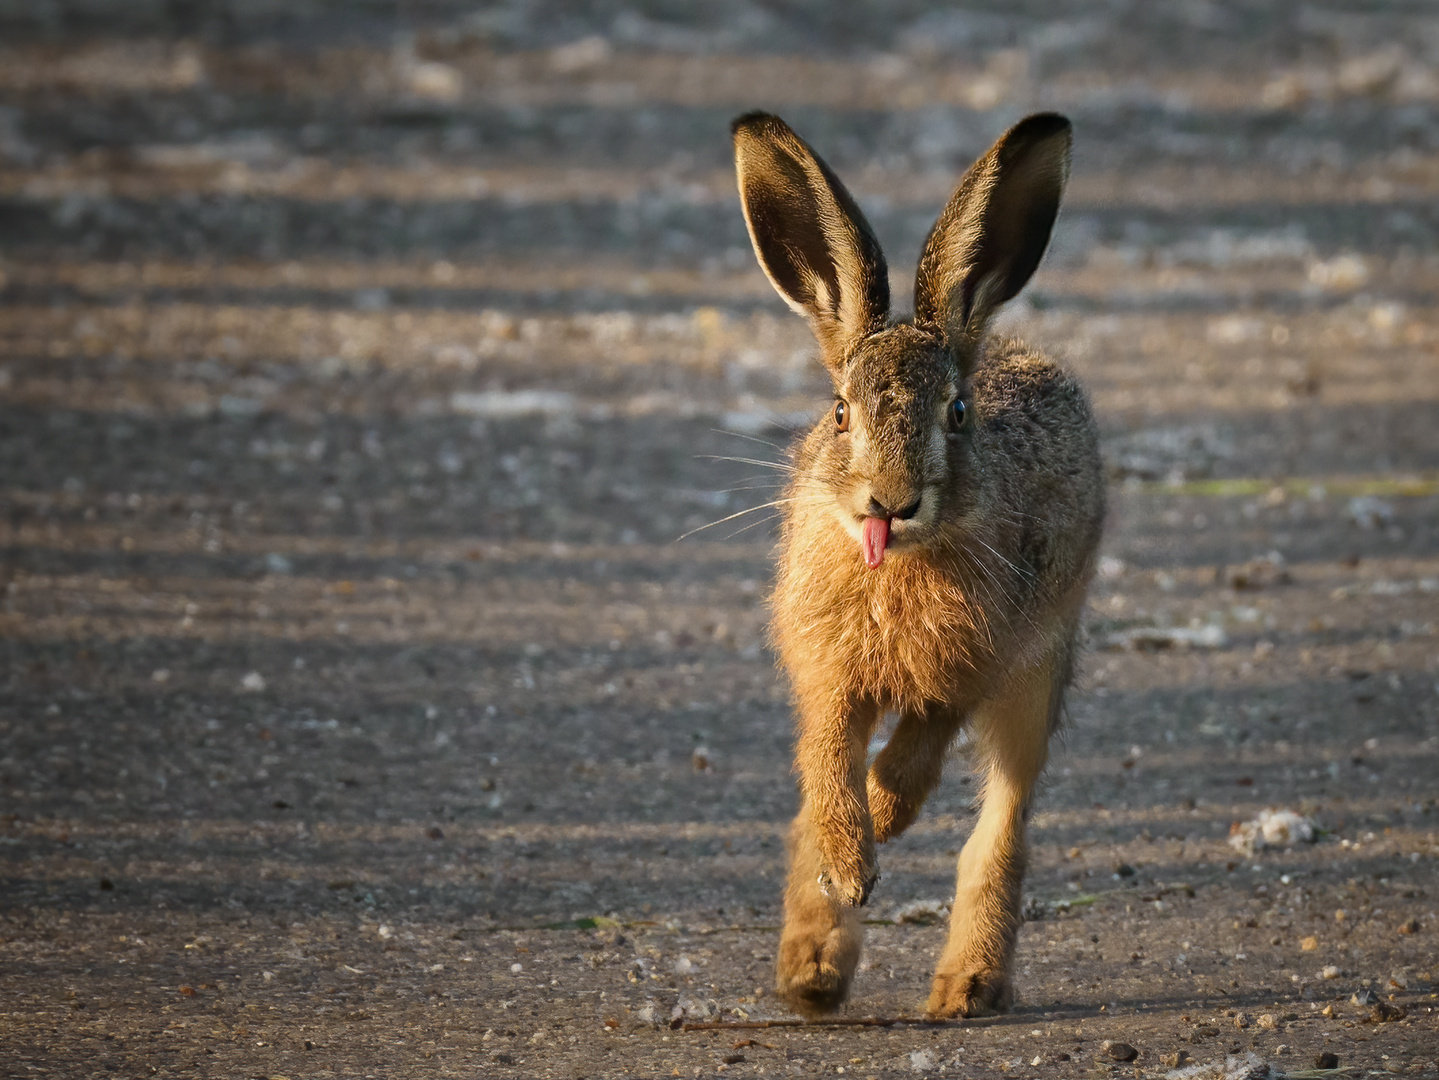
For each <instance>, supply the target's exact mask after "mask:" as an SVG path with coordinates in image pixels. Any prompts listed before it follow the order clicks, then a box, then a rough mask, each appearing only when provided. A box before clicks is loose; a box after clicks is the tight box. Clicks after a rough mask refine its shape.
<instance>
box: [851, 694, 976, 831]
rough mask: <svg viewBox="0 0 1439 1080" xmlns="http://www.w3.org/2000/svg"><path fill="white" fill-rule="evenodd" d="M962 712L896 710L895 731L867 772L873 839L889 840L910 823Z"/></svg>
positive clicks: (941, 767)
mask: <svg viewBox="0 0 1439 1080" xmlns="http://www.w3.org/2000/svg"><path fill="white" fill-rule="evenodd" d="M961 715H962V714H960V713H958V712H950V711H940V710H937V709H932V710H929V711H928V712H904V713H901V714H900V717H899V723H898V724H897V725H896V726H895V729H894V734H893V735H892V736H891V737H890V740H889V743H888V744H887V745H886V746H885V748H884V749H883V750H881V751H880V752H879V756H878V757H876V758H875V759H874V764H873V765H872V766H870V770H869V781H868V784H867V787H868V789H869V813H870V816H871V817H872V818H873V819H874V839H875V842H876V843H879V844H882V843H884V842H885V841H886V840H890V839H893V838H894V837H896V836H898V835H900V833H902V832H904V830H905V829H907V828H909V827H910V826H911V825H912V824H914V819H915V818H916V817H917V816H918V815H919V811H920V808H921V807H922V806H923V805H924V800H925V799H926V798H928V797H929V793H930V792H931V791H933V790H934V787H935V785H936V784H938V783H939V778H940V774H941V773H942V772H943V770H944V752H945V750H946V749H947V748H948V746H949V744H950V741H951V740H952V739H953V738H954V733H955V731H956V730H958V728H959V723H960V717H961Z"/></svg>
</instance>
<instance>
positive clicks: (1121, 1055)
mask: <svg viewBox="0 0 1439 1080" xmlns="http://www.w3.org/2000/svg"><path fill="white" fill-rule="evenodd" d="M1099 1049H1100V1050H1102V1051H1103V1052H1104V1053H1105V1055H1107V1056H1108V1057H1109V1058H1110V1059H1111V1060H1113V1061H1133V1060H1134V1059H1135V1058H1137V1057H1138V1056H1139V1051H1138V1050H1136V1049H1134V1047H1132V1046H1130V1045H1129V1044H1128V1043H1124V1042H1110V1041H1109V1040H1108V1039H1105V1040H1104V1042H1103V1043H1101V1044H1100V1047H1099Z"/></svg>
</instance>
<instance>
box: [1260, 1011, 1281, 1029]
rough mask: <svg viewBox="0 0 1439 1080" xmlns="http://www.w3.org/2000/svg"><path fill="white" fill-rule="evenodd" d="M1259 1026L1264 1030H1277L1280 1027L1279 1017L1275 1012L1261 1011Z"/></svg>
mask: <svg viewBox="0 0 1439 1080" xmlns="http://www.w3.org/2000/svg"><path fill="white" fill-rule="evenodd" d="M1259 1027H1260V1028H1261V1029H1262V1030H1264V1031H1277V1030H1278V1029H1279V1017H1277V1016H1275V1015H1274V1014H1273V1013H1260V1014H1259Z"/></svg>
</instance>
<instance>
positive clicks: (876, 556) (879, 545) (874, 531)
mask: <svg viewBox="0 0 1439 1080" xmlns="http://www.w3.org/2000/svg"><path fill="white" fill-rule="evenodd" d="M859 543H860V546H861V547H862V548H864V564H865V565H866V566H868V567H869V568H870V569H871V570H873V569H875V567H877V566H879V564H880V563H882V562H884V549H885V546H886V545H887V544H888V543H889V518H878V517H868V518H865V519H864V526H863V527H862V528H861V529H860V533H859Z"/></svg>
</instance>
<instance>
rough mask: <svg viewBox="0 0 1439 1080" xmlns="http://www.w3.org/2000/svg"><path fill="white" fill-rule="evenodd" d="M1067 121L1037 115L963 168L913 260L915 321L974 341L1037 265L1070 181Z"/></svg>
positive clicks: (952, 337)
mask: <svg viewBox="0 0 1439 1080" xmlns="http://www.w3.org/2000/svg"><path fill="white" fill-rule="evenodd" d="M1069 142H1070V124H1069V121H1068V120H1066V119H1065V118H1064V117H1062V116H1059V115H1057V114H1055V113H1038V114H1036V115H1034V116H1030V117H1027V118H1026V119H1024V120H1021V121H1020V122H1019V123H1017V124H1015V125H1014V127H1012V128H1010V129H1009V130H1008V131H1007V132H1005V133H1004V134H1003V135H1002V136H1000V138H999V141H998V142H996V143H995V144H994V146H992V147H991V148H990V150H989V152H988V153H986V154H985V155H984V156H983V157H982V158H980V159H979V160H978V161H976V162H975V163H974V165H973V166H971V167H970V170H969V171H968V172H967V173H965V174H964V177H963V178H962V179H961V180H960V182H959V187H957V188H956V189H955V192H954V195H953V197H951V198H950V200H949V205H948V206H946V207H945V208H944V212H943V213H942V214H940V215H939V220H938V221H936V222H935V223H934V228H933V229H931V230H930V232H929V238H928V239H927V240H925V242H924V250H923V252H922V253H921V254H920V257H919V272H918V274H917V275H916V278H915V286H914V321H915V322H916V323H917V324H919V325H922V326H930V327H933V328H934V329H936V330H939V331H940V332H942V333H943V334H944V335H945V337H946V338H947V339H948V340H950V341H955V342H957V341H958V340H959V339H961V338H965V337H969V338H975V337H977V336H978V335H979V334H981V333H982V332H983V330H984V324H985V323H986V322H987V321H988V320H989V317H990V316H991V315H993V314H994V312H995V310H996V309H997V308H998V307H999V306H1000V305H1001V304H1003V303H1004V302H1005V301H1007V300H1009V299H1011V298H1012V297H1013V296H1014V295H1015V294H1016V293H1018V292H1019V290H1020V289H1022V288H1024V283H1025V282H1027V281H1028V280H1029V278H1030V275H1031V274H1033V273H1034V271H1035V268H1036V267H1037V266H1039V260H1040V257H1041V256H1043V255H1044V249H1045V247H1047V246H1048V244H1049V233H1050V230H1051V229H1053V227H1054V218H1055V215H1057V214H1058V213H1059V200H1060V196H1062V195H1063V194H1064V183H1065V181H1066V180H1067V179H1068V178H1069Z"/></svg>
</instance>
